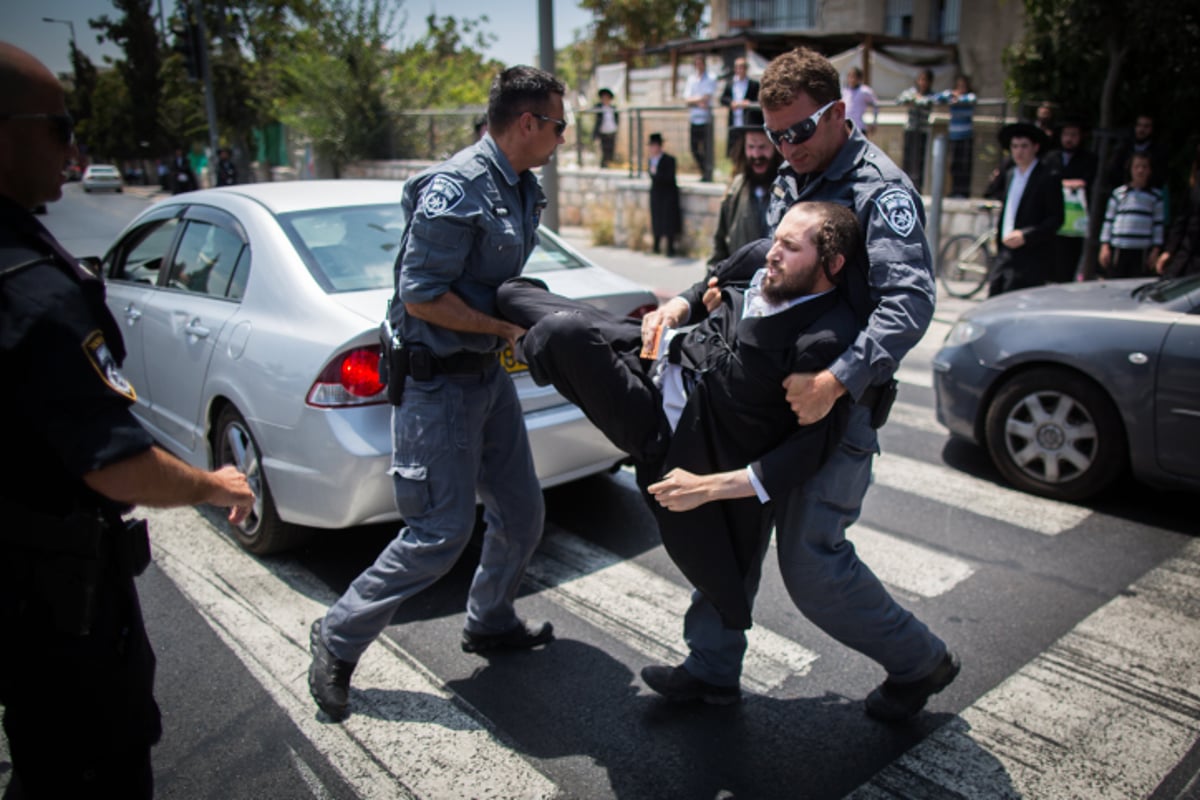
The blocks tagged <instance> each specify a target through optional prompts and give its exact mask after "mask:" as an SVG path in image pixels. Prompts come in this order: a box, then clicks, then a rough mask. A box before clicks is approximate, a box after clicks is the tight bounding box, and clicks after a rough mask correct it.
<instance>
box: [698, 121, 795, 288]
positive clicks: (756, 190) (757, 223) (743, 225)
mask: <svg viewBox="0 0 1200 800" xmlns="http://www.w3.org/2000/svg"><path fill="white" fill-rule="evenodd" d="M730 136H731V137H732V138H733V140H734V142H735V143H736V144H739V145H740V147H739V149H738V150H737V152H736V153H734V157H733V165H734V170H735V174H734V177H733V181H732V182H731V183H730V184H729V190H728V191H727V192H726V193H725V198H724V199H723V200H722V201H721V213H720V216H719V217H718V219H717V230H716V232H715V233H714V234H713V250H712V256H710V257H709V259H708V263H709V265H710V266H712V265H714V264H717V263H718V262H721V261H724V260H725V259H727V258H729V256H731V255H733V254H734V253H736V252H737V251H738V250H740V249H741V248H742V246H743V245H747V244H749V243H750V242H753V241H755V240H757V239H763V238H766V237H767V236H768V235H769V233H770V227H769V226H768V225H767V209H768V208H769V207H770V204H771V184H772V183H773V182H774V181H775V174H776V173H777V172H778V171H779V165H780V164H782V163H783V156H781V155H780V154H779V151H778V150H776V149H775V148H774V147H773V146H772V145H771V140H770V139H768V138H767V134H766V132H765V131H763V129H762V125H761V124H759V125H753V126H747V127H744V128H732V129H730Z"/></svg>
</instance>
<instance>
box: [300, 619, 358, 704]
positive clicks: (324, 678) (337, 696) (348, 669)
mask: <svg viewBox="0 0 1200 800" xmlns="http://www.w3.org/2000/svg"><path fill="white" fill-rule="evenodd" d="M308 649H309V652H311V653H312V663H311V664H309V666H308V691H309V692H311V693H312V696H313V699H314V700H316V701H317V705H318V706H320V707H321V710H322V711H324V712H325V713H326V714H328V715H329V717H330V719H332V720H333V721H334V722H341V721H342V720H344V719H345V718H346V717H348V716H350V712H349V705H350V675H351V674H352V673H353V672H354V667H355V666H356V665H355V664H354V663H352V662H350V661H342V660H341V659H340V658H337V657H336V656H334V654H333V653H331V652H329V648H328V647H326V646H325V641H324V640H323V639H322V638H321V620H319V619H318V620H314V621H313V624H312V627H311V628H310V629H309V633H308Z"/></svg>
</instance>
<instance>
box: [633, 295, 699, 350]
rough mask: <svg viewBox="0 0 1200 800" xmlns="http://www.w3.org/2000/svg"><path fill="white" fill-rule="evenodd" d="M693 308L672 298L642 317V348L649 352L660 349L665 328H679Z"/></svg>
mask: <svg viewBox="0 0 1200 800" xmlns="http://www.w3.org/2000/svg"><path fill="white" fill-rule="evenodd" d="M690 311H691V308H690V307H689V306H688V304H687V301H686V300H684V299H683V298H680V297H672V298H671V299H670V300H668V301H667V302H665V303H663V304H662V305H661V306H659V307H658V308H656V309H654V310H653V311H651V312H650V313H649V314H647V315H646V316H644V317H642V346H643V347H645V348H648V349H649V350H654V349H656V348H657V347H658V337H659V336H660V335H662V331H663V329H664V328H678V327H679V326H680V325H681V324H683V321H684V320H685V319H687V315H688V313H689V312H690Z"/></svg>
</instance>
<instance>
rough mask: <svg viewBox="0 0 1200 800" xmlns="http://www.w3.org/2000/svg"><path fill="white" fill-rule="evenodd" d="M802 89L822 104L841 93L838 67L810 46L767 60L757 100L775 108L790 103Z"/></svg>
mask: <svg viewBox="0 0 1200 800" xmlns="http://www.w3.org/2000/svg"><path fill="white" fill-rule="evenodd" d="M801 92H803V93H804V94H806V95H808V96H809V97H810V98H812V100H813V102H814V103H816V104H817V105H821V106H823V105H825V104H826V103H831V102H833V101H834V100H840V99H841V97H842V82H841V80H840V79H839V78H838V72H837V68H836V67H834V66H833V64H831V63H830V62H829V59H827V58H826V57H825V56H823V55H821V54H820V53H818V52H816V51H815V50H809V49H808V48H807V47H797V48H796V49H795V50H792V51H789V52H787V53H784V54H783V55H781V56H776V57H775V58H774V59H772V60H771V63H770V64H767V68H766V70H764V71H763V76H762V83H761V84H760V86H759V89H758V102H759V103H761V104H762V107H763V108H765V109H767V110H770V111H773V110H775V109H778V108H783V107H784V106H789V105H791V104H792V103H793V102H794V101H795V100H796V96H797V95H798V94H800V93H801Z"/></svg>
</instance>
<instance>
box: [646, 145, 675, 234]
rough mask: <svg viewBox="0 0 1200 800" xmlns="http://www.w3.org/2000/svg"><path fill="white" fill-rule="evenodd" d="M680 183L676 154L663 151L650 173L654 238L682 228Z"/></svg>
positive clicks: (651, 222)
mask: <svg viewBox="0 0 1200 800" xmlns="http://www.w3.org/2000/svg"><path fill="white" fill-rule="evenodd" d="M681 223H682V214H681V213H680V210H679V184H677V183H676V182H675V156H672V155H668V154H667V153H663V154H662V157H661V158H659V159H658V166H657V168H655V170H654V172H652V173H651V174H650V227H651V229H652V232H653V234H654V238H655V239H658V238H659V237H662V236H674V235H675V234H677V233H679V231H680V230H681V229H682V227H683V226H682V224H681Z"/></svg>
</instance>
